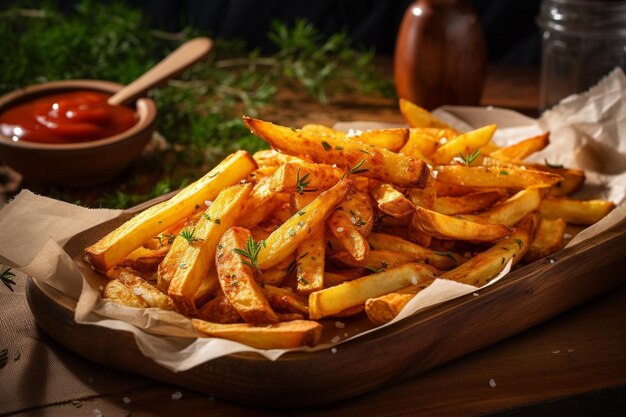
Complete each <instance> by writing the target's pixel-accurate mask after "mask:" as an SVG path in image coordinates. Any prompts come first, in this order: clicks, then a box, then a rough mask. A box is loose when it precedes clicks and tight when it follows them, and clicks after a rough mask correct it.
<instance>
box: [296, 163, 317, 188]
mask: <svg viewBox="0 0 626 417" xmlns="http://www.w3.org/2000/svg"><path fill="white" fill-rule="evenodd" d="M310 174H311V173H310V172H307V173H306V174H304V175H303V176H302V177H300V168H298V175H297V177H296V189H297V190H298V194H302V193H310V192H312V191H317V189H316V188H312V189H310V190H307V189H306V188H307V187H308V186H309V184H310V183H311V180H308V181H307V179H308V178H309V175H310Z"/></svg>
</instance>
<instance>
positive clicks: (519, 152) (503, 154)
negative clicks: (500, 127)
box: [489, 132, 550, 161]
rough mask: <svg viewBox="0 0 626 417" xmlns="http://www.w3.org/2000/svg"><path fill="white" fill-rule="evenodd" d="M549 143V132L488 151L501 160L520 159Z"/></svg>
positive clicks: (492, 156) (490, 154)
mask: <svg viewBox="0 0 626 417" xmlns="http://www.w3.org/2000/svg"><path fill="white" fill-rule="evenodd" d="M549 143H550V132H544V133H542V134H540V135H537V136H533V137H531V138H528V139H524V140H522V141H519V142H517V143H515V144H513V145H509V146H505V147H503V148H500V149H498V150H495V151H493V152H491V153H489V156H490V157H491V158H496V159H500V160H502V161H522V160H524V159H526V158H528V157H529V156H530V155H532V154H533V153H535V152H537V151H540V150H542V149H543V148H545V147H546V146H548V144H549Z"/></svg>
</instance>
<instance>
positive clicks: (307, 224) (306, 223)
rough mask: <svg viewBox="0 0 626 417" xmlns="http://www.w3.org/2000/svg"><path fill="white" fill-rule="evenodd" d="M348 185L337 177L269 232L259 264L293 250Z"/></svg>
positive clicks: (279, 258) (271, 263)
mask: <svg viewBox="0 0 626 417" xmlns="http://www.w3.org/2000/svg"><path fill="white" fill-rule="evenodd" d="M350 186H351V181H350V180H341V181H339V182H338V183H337V184H336V185H335V186H334V187H332V188H331V189H329V190H327V191H324V192H323V193H321V194H320V195H319V196H318V197H317V198H315V199H314V200H313V201H312V202H311V203H310V204H309V205H307V206H306V207H305V208H304V209H302V210H300V211H298V212H297V213H296V214H294V215H293V216H292V217H291V218H289V219H288V220H287V221H286V222H284V223H283V224H281V225H280V226H279V227H278V228H277V229H276V230H275V231H274V232H272V234H271V235H269V237H268V238H267V239H266V241H265V242H266V245H267V246H266V247H264V248H262V249H261V251H260V252H259V255H258V264H259V267H260V268H261V269H268V268H271V267H273V266H275V265H276V264H278V263H279V262H280V261H282V260H284V259H285V258H287V257H288V256H289V255H290V254H292V253H294V252H295V251H296V249H297V247H298V245H300V243H302V242H303V241H304V240H305V239H306V238H307V237H308V236H309V235H310V233H311V232H312V230H313V229H315V228H316V227H317V226H319V225H321V224H322V223H323V222H324V221H326V219H327V218H328V217H329V216H330V215H331V214H332V210H333V208H334V207H335V206H336V205H337V204H338V203H339V202H340V201H341V200H342V199H343V198H344V197H345V195H346V193H347V192H348V190H349V189H350Z"/></svg>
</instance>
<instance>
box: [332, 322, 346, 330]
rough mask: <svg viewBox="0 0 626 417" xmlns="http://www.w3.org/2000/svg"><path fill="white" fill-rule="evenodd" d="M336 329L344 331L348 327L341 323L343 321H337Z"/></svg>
mask: <svg viewBox="0 0 626 417" xmlns="http://www.w3.org/2000/svg"><path fill="white" fill-rule="evenodd" d="M335 327H336V328H338V329H344V328H345V327H346V324H345V323H343V322H341V321H336V322H335Z"/></svg>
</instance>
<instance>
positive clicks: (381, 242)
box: [368, 232, 464, 270]
mask: <svg viewBox="0 0 626 417" xmlns="http://www.w3.org/2000/svg"><path fill="white" fill-rule="evenodd" d="M368 241H369V243H370V245H371V246H372V248H374V249H375V250H384V251H391V252H393V253H398V254H399V255H403V256H410V257H411V258H412V260H413V261H414V262H418V261H421V262H424V263H427V264H429V265H432V266H434V267H435V268H437V269H442V270H446V269H450V268H454V267H456V266H458V265H460V264H462V263H463V261H464V259H463V258H462V257H460V256H459V255H457V254H455V253H453V252H449V251H444V252H438V251H434V250H432V249H429V248H425V247H423V246H420V245H418V244H416V243H413V242H409V241H408V240H405V239H402V238H401V237H398V236H394V235H389V234H385V233H374V232H372V233H370V235H369V236H368ZM370 252H373V251H370Z"/></svg>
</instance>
